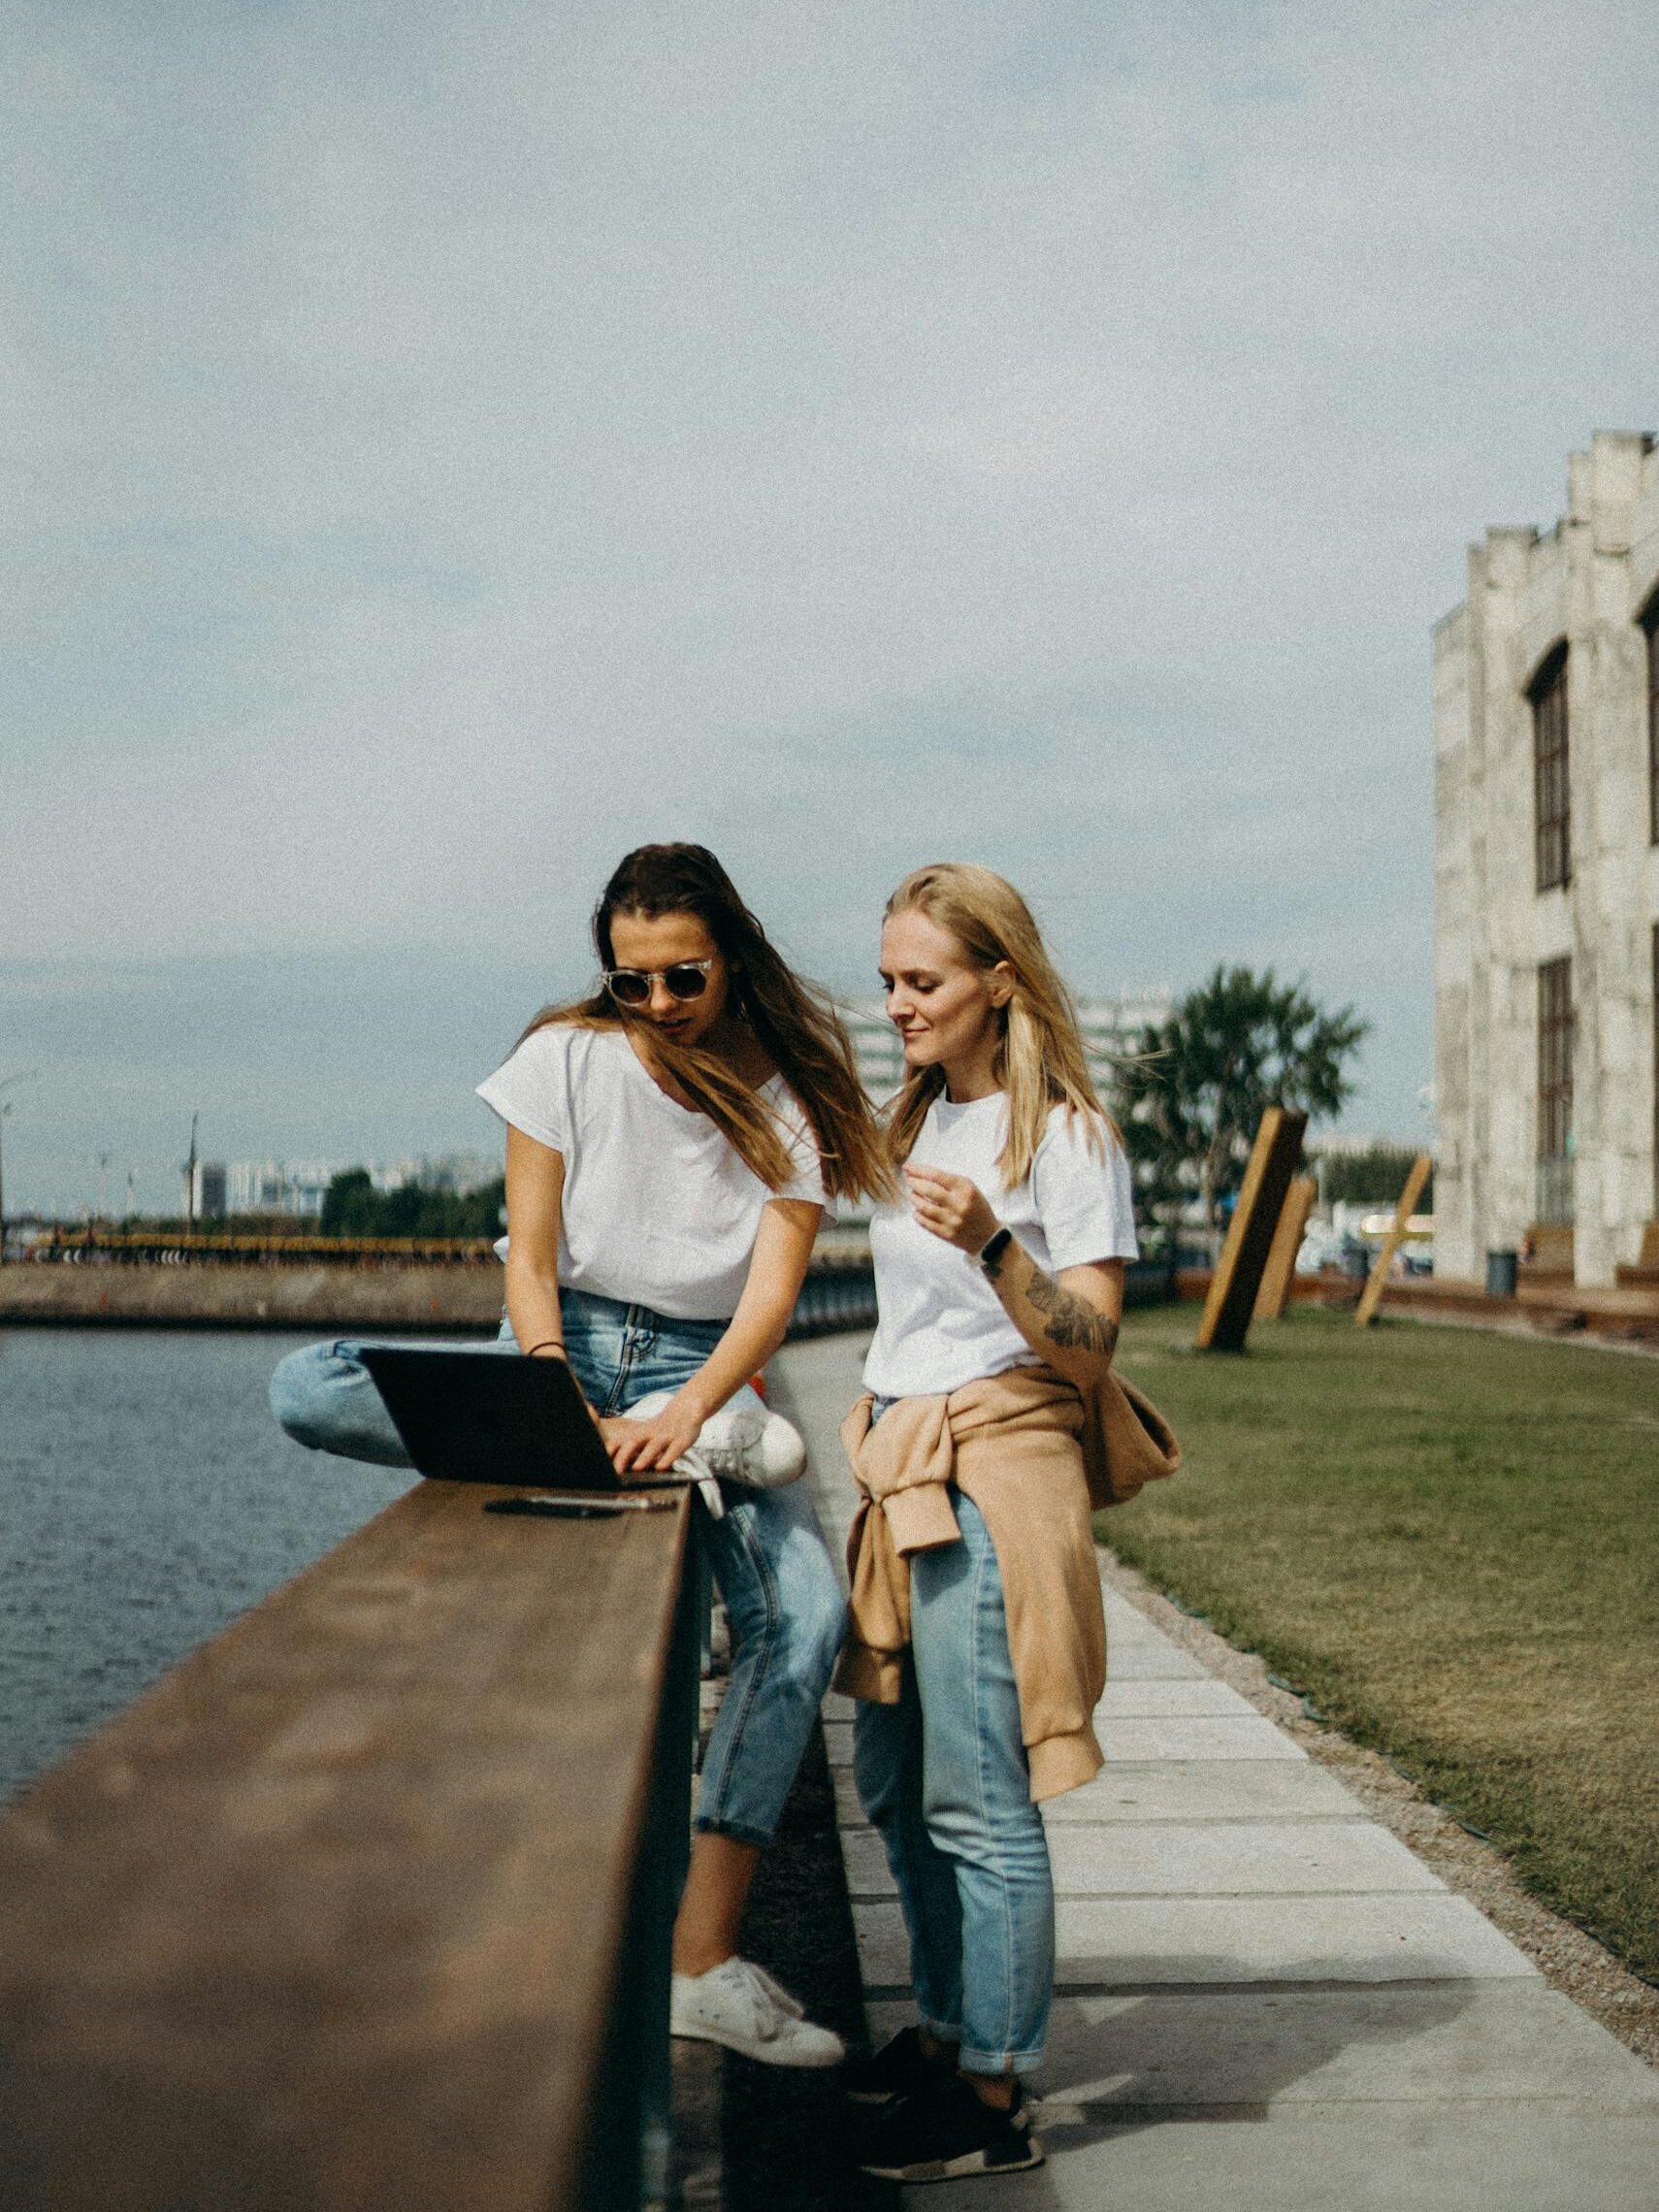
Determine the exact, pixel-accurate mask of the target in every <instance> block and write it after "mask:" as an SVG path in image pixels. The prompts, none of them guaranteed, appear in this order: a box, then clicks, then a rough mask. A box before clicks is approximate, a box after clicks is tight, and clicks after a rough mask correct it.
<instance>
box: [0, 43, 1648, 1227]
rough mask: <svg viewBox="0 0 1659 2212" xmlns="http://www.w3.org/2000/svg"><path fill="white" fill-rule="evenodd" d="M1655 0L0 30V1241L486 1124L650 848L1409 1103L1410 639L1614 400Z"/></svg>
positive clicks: (786, 911) (1642, 165)
mask: <svg viewBox="0 0 1659 2212" xmlns="http://www.w3.org/2000/svg"><path fill="white" fill-rule="evenodd" d="M1656 49H1659V18H1656V17H1655V16H1654V14H1653V11H1652V8H1651V5H1650V0H1572V4H1569V0H1432V4H1421V5H1419V4H1417V0H1371V4H1370V5H1367V6H1365V7H1363V8H1361V7H1359V6H1357V5H1354V6H1348V5H1335V6H1333V5H1331V0H1284V4H1279V5H1270V4H1266V0H1190V4H1187V5H1182V4H1180V0H1161V4H1160V5H1153V4H1151V0H1147V4H1142V0H1130V4H1124V5H1112V4H1109V0H1093V4H1091V5H1085V4H1083V0H1029V4H1023V0H953V4H952V5H949V6H943V5H940V6H932V5H908V4H906V0H881V4H879V5H876V4H865V0H837V4H836V5H835V6H833V7H828V6H820V7H811V8H808V7H801V6H791V5H787V4H778V0H771V4H769V5H764V6H763V5H759V4H755V0H732V4H729V5H704V4H701V0H678V4H676V5H674V6H672V7H670V6H667V5H654V6H639V5H635V4H634V0H604V4H603V5H594V6H588V5H565V6H548V5H547V0H537V4H535V5H517V4H508V0H443V4H442V5H434V4H429V0H397V4H396V5H395V6H394V5H389V4H388V5H376V4H374V0H364V4H360V5H357V6H354V7H352V8H349V9H344V8H340V7H338V6H334V7H321V6H315V5H307V4H302V0H240V4H238V0H212V4H211V5H207V4H205V0H139V4H138V5H132V4H130V0H129V4H126V5H123V6H121V7H119V8H116V7H114V6H108V7H101V6H98V5H94V4H85V0H77V4H75V5H56V6H53V5H46V4H38V5H37V4H32V0H8V5H7V6H6V7H5V9H4V11H3V13H0V218H3V219H0V447H3V462H4V469H5V474H6V478H7V481H8V486H9V497H8V499H7V501H6V503H5V510H4V513H3V514H0V661H3V664H4V666H3V667H0V1084H5V1083H7V1082H8V1080H9V1079H10V1078H11V1077H13V1076H14V1075H22V1076H24V1077H25V1078H27V1079H28V1080H25V1081H22V1082H19V1083H16V1084H13V1085H12V1087H11V1088H10V1089H9V1090H5V1091H4V1092H3V1093H0V1095H3V1096H4V1098H5V1100H6V1102H7V1103H9V1104H10V1105H11V1107H12V1109H13V1111H12V1113H11V1115H10V1117H9V1118H8V1119H7V1120H6V1122H5V1123H4V1143H5V1152H4V1174H5V1204H6V1209H7V1211H8V1212H9V1213H15V1212H16V1211H19V1210H21V1209H22V1208H24V1207H31V1206H32V1207H49V1208H57V1209H62V1210H64V1211H66V1212H70V1213H75V1212H79V1211H80V1209H81V1207H83V1206H85V1205H87V1204H89V1203H91V1202H92V1201H93V1199H94V1197H95V1196H96V1193H97V1190H98V1186H99V1174H100V1171H99V1168H98V1165H97V1161H98V1158H99V1155H106V1156H107V1158H108V1160H109V1162H110V1165H109V1167H108V1170H107V1172H108V1174H109V1176H110V1177H111V1179H112V1181H113V1183H114V1189H115V1190H116V1192H117V1193H118V1192H120V1191H121V1190H123V1189H124V1187H125V1184H126V1179H127V1177H128V1176H129V1175H130V1176H131V1177H132V1179H133V1188H134V1191H135V1194H136V1198H137V1201H138V1203H139V1204H140V1205H141V1206H156V1207H160V1206H164V1205H169V1204H176V1203H177V1191H178V1162H179V1159H180V1158H181V1157H182V1156H183V1152H184V1149H185V1146H186V1144H187V1142H188V1136H189V1124H190V1117H191V1115H192V1114H193V1113H197V1112H199V1113H200V1115H201V1138H200V1143H201V1149H202V1151H203V1153H204V1154H205V1155H207V1156H210V1157H215V1158H231V1159H235V1158H263V1157H277V1158H288V1159H296V1160H297V1159H315V1158H396V1157H399V1156H403V1155H407V1154H409V1153H416V1152H443V1151H448V1150H453V1149H466V1150H477V1149H479V1148H484V1149H488V1148H489V1147H490V1146H491V1145H493V1144H494V1142H495V1141H496V1140H495V1134H494V1125H493V1123H492V1122H491V1120H490V1117H489V1116H488V1115H487V1113H486V1112H485V1110H484V1109H483V1108H482V1107H481V1106H480V1105H479V1104H478V1102H477V1101H476V1100H475V1099H474V1098H473V1097H472V1085H473V1084H474V1083H475V1082H476V1081H477V1080H478V1079H479V1077H480V1076H481V1075H483V1074H484V1073H486V1072H487V1071H488V1069H489V1068H490V1066H492V1065H493V1064H494V1062H495V1061H496V1060H497V1059H498V1058H499V1057H502V1055H503V1054H504V1052H505V1050H506V1049H507V1048H508V1046H509V1045H510V1043H511V1041H512V1039H513V1037H514V1035H515V1034H516V1032H517V1030H518V1028H519V1027H520V1026H521V1025H522V1023H523V1022H524V1020H525V1019H526V1018H527V1016H528V1014H529V1013H530V1012H531V1011H532V1010H533V1009H534V1008H535V1007H536V1006H537V1004H539V1003H540V1002H541V1001H542V1000H543V999H544V998H546V997H548V996H550V995H553V994H554V993H555V992H559V991H562V990H566V989H569V988H572V987H574V986H578V985H581V984H582V983H584V982H585V981H586V980H587V978H588V977H589V975H590V974H591V972H592V957H591V954H590V952H589V950H588V946H587V942H586V918H587V915H588V912H589V910H590V909H591V906H592V903H593V900H594V897H595V895H596V894H597V892H598V890H599V888H600V886H601V884H602V881H603V879H604V877H605V875H606V874H607V873H608V872H609V869H610V867H611V866H612V865H613V864H614V862H615V861H616V860H617V859H618V858H619V857H620V856H621V854H622V853H623V852H624V851H626V850H627V849H628V848H629V847H631V846H633V845H634V844H637V843H640V842H643V841H645V840H647V839H651V838H659V837H694V838H699V839H701V840H702V841H704V842H706V843H708V844H710V845H712V846H713V847H714V849H715V850H716V851H717V852H718V853H719V854H720V856H721V858H722V859H723V861H724V862H726V864H727V866H728V867H729V868H730V870H731V871H732V875H733V876H734V878H735V880H736V881H737V883H738V885H739V887H740V888H741V889H742V891H743V892H744V894H745V895H746V896H747V897H748V899H749V901H750V903H751V904H752V905H753V906H754V907H755V908H756V909H757V910H758V912H759V913H760V914H761V916H762V918H763V920H764V922H765V923H766V925H767V927H768V929H769V931H770V933H771V934H772V935H773V936H774V937H775V938H776V939H777V941H778V942H779V943H780V945H781V946H782V947H783V948H784V950H785V951H786V953H788V954H789V955H790V956H791V957H792V958H794V959H795V960H797V962H798V963H799V964H800V965H801V966H803V967H804V968H805V969H807V970H808V971H809V972H811V973H813V974H815V975H817V976H818V977H820V978H821V979H822V980H823V981H825V982H826V983H828V984H830V985H831V986H832V987H835V988H837V989H841V990H857V991H861V992H867V991H869V990H870V989H872V988H873V986H874V972H873V971H874V958H875V943H876V936H877V927H878V921H879V916H880V911H881V907H882V903H883V901H884V899H885V897H886V895H887V893H888V892H889V890H890V889H891V888H892V886H893V884H894V883H895V881H896V879H897V878H898V876H899V875H901V874H902V873H904V872H905V871H906V870H907V869H909V868H910V867H912V866H914V865H916V864H918V863H919V862H923V861H926V860H933V859H941V858H956V859H971V860H977V861H982V862H988V863H989V864H991V865H992V866H994V867H997V868H999V869H1000V870H1001V871H1002V872H1003V873H1004V874H1005V875H1007V876H1009V877H1011V878H1012V879H1013V881H1015V882H1016V883H1017V884H1019V885H1020V886H1021V888H1022V889H1023V890H1025V892H1026V893H1027V895H1029V896H1030V898H1031V900H1032V903H1033V905H1034V906H1035V907H1036V909H1037V911H1038V914H1039V916H1040V918H1041V920H1042V921H1043V923H1044V926H1045V928H1046V929H1047V931H1048V932H1049V935H1050V937H1051V940H1052V942H1053V944H1054V946H1055V949H1056V951H1057V954H1058V956H1059V960H1060V962H1061V965H1062V967H1063V969H1064V971H1065V972H1066V974H1067V975H1068V977H1069V979H1070V980H1071V981H1072V983H1073V985H1074V986H1075V987H1076V988H1077V989H1078V990H1079V991H1081V992H1086V993H1112V992H1118V991H1121V990H1139V989H1144V988H1155V987H1160V986H1161V987H1164V988H1167V989H1169V990H1171V991H1174V992H1180V991H1181V990H1183V989H1185V988H1187V987H1188V986H1190V985H1192V984H1194V983H1196V982H1198V981H1199V980H1200V979H1201V978H1202V977H1204V976H1205V975H1207V974H1208V973H1209V972H1210V971H1211V970H1212V969H1213V968H1214V967H1215V965H1216V964H1217V963H1218V962H1219V961H1228V962H1231V961H1243V962H1247V963H1249V964H1251V965H1252V966H1257V967H1265V966H1269V965H1271V966H1272V967H1273V968H1274V969H1275V971H1276V972H1277V973H1279V974H1280V975H1282V976H1285V977H1287V978H1295V979H1299V980H1304V981H1305V982H1306V983H1307V985H1308V987H1309V988H1310V989H1311V990H1312V991H1313V992H1314V993H1315V994H1316V996H1317V997H1318V998H1319V999H1320V1000H1321V1001H1323V1002H1325V1003H1327V1004H1330V1005H1348V1004H1351V1005H1352V1006H1353V1007H1355V1008H1356V1009H1357V1010H1358V1012H1360V1013H1361V1014H1362V1015H1364V1016H1365V1017H1366V1018H1367V1019H1368V1020H1369V1021H1370V1023H1371V1024H1372V1029H1371V1033H1370V1035H1369V1037H1368V1039H1367V1041H1366V1044H1365V1046H1364V1049H1363V1052H1362V1054H1361V1056H1360V1057H1359V1059H1358V1061H1357V1063H1356V1065H1355V1068H1354V1077H1355V1086H1356V1089H1355V1095H1354V1097H1353V1099H1352V1101H1351V1102H1350V1106H1349V1108H1348V1110H1347V1113H1346V1116H1345V1123H1346V1125H1347V1126H1348V1127H1349V1128H1350V1129H1376V1130H1379V1131H1382V1132H1383V1133H1386V1134H1390V1135H1394V1136H1398V1137H1400V1138H1403V1139H1406V1140H1415V1139H1420V1138H1422V1137H1425V1136H1426V1135H1427V1133H1428V1130H1429V1118H1428V1114H1427V1112H1426V1110H1425V1107H1424V1105H1423V1102H1422V1097H1421V1093H1422V1090H1423V1087H1424V1086H1425V1085H1427V1084H1428V1083H1429V1081H1430V1078H1431V1076H1432V1072H1433V1066H1432V1063H1433V1044H1432V1037H1433V1007H1432V996H1431V977H1430V957H1431V943H1432V914H1431V868H1430V862H1431V851H1432V830H1433V824H1432V796H1431V776H1430V716H1429V657H1430V644H1429V633H1430V627H1431V625H1432V623H1433V622H1434V621H1435V620H1436V619H1437V618H1438V617H1439V616H1440V615H1442V614H1443V613H1445V612H1446V611H1447V610H1448V608H1449V607H1451V606H1452V605H1454V604H1455V603H1456V602H1458V601H1459V600H1460V599H1461V598H1462V596H1463V589H1464V557H1465V547H1466V545H1467V543H1468V542H1469V541H1470V540H1471V539H1472V538H1476V537H1480V535H1481V534H1482V533H1483V532H1484V530H1485V529H1486V527H1487V526H1488V525H1491V524H1496V523H1515V522H1521V523H1528V522H1530V523H1536V524H1539V525H1541V526H1544V527H1545V528H1547V527H1549V526H1550V525H1551V524H1552V523H1553V521H1554V519H1555V517H1556V516H1557V515H1558V513H1559V512H1560V510H1561V506H1562V504H1563V501H1564V495H1565V479H1566V466H1567V456H1568V454H1569V452H1570V451H1572V450H1574V449H1576V448H1579V447H1582V446H1583V445H1584V444H1585V443H1586V442H1587V440H1588V438H1589V436H1590V434H1591V432H1592V431H1593V430H1595V429H1598V428H1612V429H1633V430H1646V429H1659V392H1656V391H1655V388H1654V377H1655V363H1656V362H1659V286H1656V285H1655V284H1654V282H1653V280H1652V278H1653V219H1652V218H1653V210H1654V195H1655V185H1656V183H1659V139H1656V135H1655V133H1654V131H1653V128H1652V110H1651V87H1652V84H1653V82H1654V76H1655V72H1654V62H1655V58H1656Z"/></svg>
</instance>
